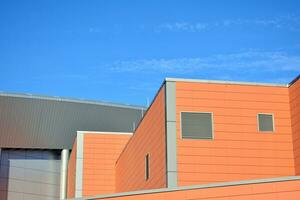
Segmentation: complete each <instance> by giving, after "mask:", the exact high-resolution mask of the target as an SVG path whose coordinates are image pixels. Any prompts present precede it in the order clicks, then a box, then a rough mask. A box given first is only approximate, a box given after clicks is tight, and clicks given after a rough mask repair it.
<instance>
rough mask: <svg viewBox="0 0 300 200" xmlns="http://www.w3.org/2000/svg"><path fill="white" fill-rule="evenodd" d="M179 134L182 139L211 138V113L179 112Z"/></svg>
mask: <svg viewBox="0 0 300 200" xmlns="http://www.w3.org/2000/svg"><path fill="white" fill-rule="evenodd" d="M181 135H182V138H183V139H213V116H212V113H201V112H199V113H196V112H182V113H181Z"/></svg>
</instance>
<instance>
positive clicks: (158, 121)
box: [116, 87, 166, 192]
mask: <svg viewBox="0 0 300 200" xmlns="http://www.w3.org/2000/svg"><path fill="white" fill-rule="evenodd" d="M164 93H165V89H164V87H162V88H161V90H160V91H159V93H158V95H157V96H156V98H155V100H154V102H153V103H152V105H151V106H150V108H149V109H148V111H147V113H146V114H145V116H144V118H143V120H142V121H141V123H140V124H139V126H138V127H137V129H136V131H135V133H134V135H133V136H132V137H131V139H130V140H129V142H128V144H127V146H126V147H125V149H124V151H123V152H122V153H121V155H120V157H119V160H118V161H117V164H116V192H123V191H134V190H141V189H152V188H163V187H166V151H165V149H166V144H165V94H164ZM147 153H150V178H149V180H148V181H145V160H144V159H145V155H146V154H147Z"/></svg>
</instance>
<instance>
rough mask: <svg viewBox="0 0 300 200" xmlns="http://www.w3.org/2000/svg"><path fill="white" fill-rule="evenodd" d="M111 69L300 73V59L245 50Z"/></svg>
mask: <svg viewBox="0 0 300 200" xmlns="http://www.w3.org/2000/svg"><path fill="white" fill-rule="evenodd" d="M110 69H111V70H113V71H117V72H160V73H176V74H193V73H197V72H200V71H201V70H206V71H214V70H217V71H218V70H219V71H220V70H225V71H233V72H236V71H244V72H245V71H258V72H262V71H263V72H300V56H294V55H288V54H286V53H284V52H268V51H267V52H266V51H264V52H263V51H245V52H239V53H233V54H218V55H212V56H207V57H193V58H173V59H167V58H160V59H141V60H127V61H115V62H113V63H112V64H111V65H110Z"/></svg>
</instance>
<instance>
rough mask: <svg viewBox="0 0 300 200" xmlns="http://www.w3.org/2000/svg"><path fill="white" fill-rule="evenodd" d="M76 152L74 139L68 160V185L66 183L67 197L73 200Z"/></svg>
mask: <svg viewBox="0 0 300 200" xmlns="http://www.w3.org/2000/svg"><path fill="white" fill-rule="evenodd" d="M76 150H77V142H76V138H75V142H74V144H73V147H72V152H71V155H70V158H69V163H68V183H67V197H68V198H74V197H75V181H76Z"/></svg>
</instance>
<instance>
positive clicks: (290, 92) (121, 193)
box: [67, 76, 300, 200]
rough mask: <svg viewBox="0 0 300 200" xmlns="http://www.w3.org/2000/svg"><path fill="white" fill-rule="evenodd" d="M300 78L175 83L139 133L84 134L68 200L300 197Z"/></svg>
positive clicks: (72, 164) (73, 160) (169, 82)
mask: <svg viewBox="0 0 300 200" xmlns="http://www.w3.org/2000/svg"><path fill="white" fill-rule="evenodd" d="M299 139H300V76H298V77H297V78H296V79H294V80H293V81H292V82H291V83H290V84H288V85H280V84H264V83H245V82H242V83H241V82H226V81H207V80H190V79H175V78H167V79H165V81H164V82H163V84H162V86H161V87H160V89H159V90H158V92H157V95H156V96H155V98H154V100H153V101H152V104H151V105H150V106H149V108H148V110H147V111H146V113H145V114H144V115H143V118H142V120H141V121H140V123H139V124H138V125H137V127H136V129H135V131H134V132H133V133H118V132H93V131H78V132H77V138H76V140H75V142H74V146H73V149H72V152H71V156H70V159H69V165H68V184H67V187H68V198H70V199H71V198H76V199H120V200H123V199H124V200H125V199H213V200H214V199H230V200H234V199H263V200H266V199H289V200H291V199H300V140H299Z"/></svg>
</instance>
